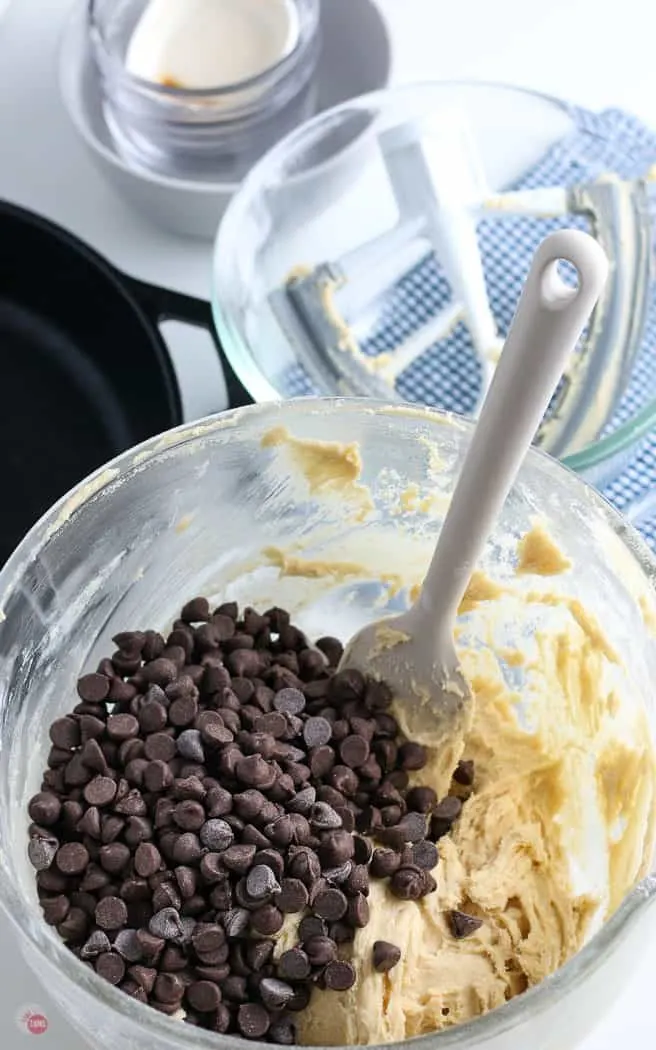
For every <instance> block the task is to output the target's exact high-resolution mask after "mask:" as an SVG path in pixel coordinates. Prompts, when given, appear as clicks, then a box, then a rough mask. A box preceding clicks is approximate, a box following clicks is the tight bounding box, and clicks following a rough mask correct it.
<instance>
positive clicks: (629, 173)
mask: <svg viewBox="0 0 656 1050" xmlns="http://www.w3.org/2000/svg"><path fill="white" fill-rule="evenodd" d="M451 107H456V109H457V111H458V112H460V113H462V114H464V115H465V117H466V118H467V121H468V124H469V127H470V130H471V132H472V136H473V138H474V141H475V143H476V147H477V151H478V154H479V158H480V162H481V166H482V168H483V170H484V172H485V176H486V182H487V184H488V186H489V187H491V189H492V190H493V191H502V190H504V189H505V188H508V187H513V186H514V185H516V184H517V183H518V182H519V183H521V184H522V185H524V184H526V185H530V186H531V188H535V187H537V186H544V185H551V182H550V181H549V180H550V179H553V178H554V175H553V172H554V171H555V170H561V169H565V170H566V171H567V178H568V179H569V181H570V182H571V183H572V184H574V183H579V182H583V183H585V182H586V181H594V180H595V179H597V178H600V179H601V177H602V175H604V173H606V177H608V176H607V173H608V172H609V171H617V173H618V174H619V175H621V176H622V177H623V178H629V177H631V178H635V177H637V176H638V175H642V174H644V173H645V168H646V165H647V163H651V161H649V162H648V161H647V154H648V152H649V151H648V149H647V148H646V147H645V146H644V145H641V146H640V147H637V146H636V149H635V154H634V153H633V152H632V147H631V146H628V147H627V148H626V149H623V150H620V149H619V146H618V145H617V141H618V136H619V135H620V128H619V118H618V127H617V128H616V129H615V128H614V125H612V121H611V120H610V117H609V118H608V120H606V118H605V117H604V115H599V114H593V113H590V112H588V111H584V110H581V109H579V108H577V107H575V106H571V105H568V104H566V103H565V102H561V101H558V100H557V99H553V98H549V97H547V96H544V95H539V94H536V93H533V92H529V91H524V90H520V89H518V88H514V87H510V86H506V85H501V84H484V83H478V84H477V83H430V84H428V83H427V84H418V85H413V86H409V87H403V88H397V89H394V90H388V91H385V92H379V93H376V94H372V95H368V96H364V97H362V98H360V99H357V100H354V101H353V102H349V103H348V104H346V105H342V106H340V107H338V108H335V109H333V110H331V111H328V112H326V113H324V114H321V115H320V116H319V117H316V118H315V119H313V120H311V121H309V122H308V123H307V124H305V125H304V126H303V127H301V128H299V129H297V130H296V131H295V132H293V133H292V134H291V135H289V136H288V137H287V138H286V139H285V140H283V142H281V143H280V144H279V145H277V146H276V147H274V149H273V150H271V151H270V152H269V153H268V154H267V155H266V156H265V157H264V158H263V159H262V160H261V161H260V162H259V163H258V164H257V165H256V167H255V168H254V169H253V171H252V172H251V173H250V174H249V175H248V176H247V177H246V179H245V181H244V182H243V184H242V187H241V189H240V191H239V192H238V193H237V194H236V196H235V197H234V198H233V200H232V202H231V204H230V206H229V209H228V210H227V212H226V214H225V216H224V218H223V221H222V223H221V226H220V228H219V232H218V236H217V241H216V247H215V261H214V280H213V307H214V316H215V322H216V326H217V330H218V333H219V336H220V338H221V341H222V343H223V346H224V347H225V350H226V353H227V355H228V358H229V360H230V362H231V364H232V366H233V368H234V369H235V371H236V372H237V374H238V375H239V377H240V379H241V380H242V382H243V384H244V385H245V386H246V387H247V389H249V390H250V392H251V394H252V395H253V397H254V399H255V400H257V401H263V400H268V399H272V398H278V397H285V398H289V397H296V396H303V395H307V394H311V395H331V396H332V395H338V394H350V393H354V392H356V391H357V392H358V393H363V394H369V393H370V392H371V393H372V395H373V396H382V397H385V398H387V397H388V396H389V395H387V394H385V393H382V394H379V393H378V392H377V390H376V389H375V388H374V386H373V384H374V382H376V381H377V382H378V383H379V385H378V388H377V389H378V390H379V389H380V385H381V381H380V380H378V372H377V371H376V369H374V368H372V369H369V372H370V375H368V376H367V375H365V376H364V377H363V378H362V380H361V383H362V386H359V387H354V386H353V385H350V386H349V387H348V388H347V387H346V386H344V385H340V382H341V380H340V379H338V378H337V372H338V369H339V368H340V367H342V363H343V362H344V360H345V359H347V358H348V357H349V356H350V352H347V353H340V351H341V350H346V351H348V345H347V343H346V341H343V342H342V341H340V344H339V349H338V350H337V351H335V352H333V351H332V350H331V351H330V352H329V353H325V352H324V351H323V350H322V349H321V348H320V349H319V350H318V351H317V349H316V346H315V345H313V342H312V339H308V337H307V336H308V333H307V331H306V330H304V320H305V319H304V318H301V320H300V322H299V320H298V318H297V317H294V316H293V315H292V313H291V311H290V310H289V308H288V304H287V303H286V302H285V301H284V300H281V297H280V295H276V296H275V297H274V298H272V294H271V293H272V292H275V291H276V290H277V289H280V288H282V287H283V286H284V285H285V282H286V280H287V279H288V277H289V275H290V274H291V273H293V272H296V273H301V274H302V273H303V271H304V269H305V268H306V267H309V268H312V267H315V266H317V265H319V264H322V263H330V264H334V263H339V261H340V260H341V259H342V258H344V257H345V256H348V254H349V253H353V252H354V250H355V249H357V248H359V247H360V246H361V245H362V244H363V243H365V242H370V241H373V240H374V239H376V238H380V237H381V235H383V233H384V232H385V231H389V230H390V229H391V228H392V227H393V226H394V225H395V224H396V223H397V221H398V219H399V214H400V211H399V209H400V205H399V193H398V191H394V192H393V189H392V184H391V181H390V176H389V172H388V170H387V168H386V167H385V164H384V162H383V159H382V156H383V155H382V151H381V148H380V145H379V139H378V136H379V135H381V133H385V132H388V131H389V130H390V129H395V131H399V129H402V130H403V133H404V134H405V133H406V132H407V130H408V128H410V126H411V125H412V123H413V122H414V121H416V120H417V119H419V118H420V117H422V116H424V115H425V114H426V113H427V112H432V113H434V112H437V111H438V110H440V109H446V110H447V111H449V110H450V108H451ZM626 119H627V120H628V118H626ZM625 130H626V129H625ZM630 134H633V132H629V131H626V135H627V136H629V138H630ZM645 134H646V133H645ZM635 135H636V139H637V137H638V132H637V131H636V132H635ZM643 137H644V136H643ZM629 138H626V139H625V140H624V141H629ZM570 141H573V142H574V143H575V145H573V146H572V147H571V149H570V148H569V147H566V148H565V147H562V146H561V144H562V143H567V142H570ZM631 141H632V140H631ZM619 153H621V154H622V158H621V160H619V161H617V163H616V166H615V167H613V166H612V165H611V164H610V162H609V161H608V156H607V154H613V156H615V157H616V159H617V155H618V154H619ZM547 155H548V156H549V157H556V158H559V159H558V160H557V161H555V160H554V161H553V163H552V161H550V162H549V165H548V171H547V170H546V169H547V165H546V163H545V161H544V158H545V156H547ZM563 156H566V157H567V162H566V163H565V162H564V161H562V157H563ZM652 160H653V158H652ZM399 165H400V162H399ZM409 195H410V197H413V192H410V193H409ZM408 206H409V205H408ZM402 217H403V216H402ZM581 222H583V220H582V217H581V215H571V216H567V217H565V218H559V219H557V220H555V219H548V220H539V221H536V220H534V219H531V218H520V219H518V218H515V217H512V218H510V219H505V220H503V221H501V222H499V223H496V222H494V223H492V222H490V221H489V220H487V219H486V220H485V221H484V222H482V223H481V224H480V226H479V240H480V243H481V245H482V246H483V256H484V261H485V265H486V278H487V282H488V292H489V295H490V299H491V301H492V302H493V303H494V312H495V320H496V321H497V324H498V326H499V331H500V332H501V333H503V332H504V331H505V330H506V328H507V325H508V324H509V321H510V319H511V316H512V313H513V312H514V308H515V305H516V302H517V298H518V296H519V291H520V287H521V283H522V281H523V280H524V278H525V274H526V272H527V270H528V265H529V258H530V245H531V243H533V240H532V239H533V238H535V243H537V240H539V239H540V238H541V237H542V236H544V235H545V233H546V232H547V231H548V230H549V229H551V228H553V227H554V225H557V224H560V225H563V224H564V225H574V224H577V223H581ZM531 224H532V225H531ZM529 228H530V229H529ZM500 229H504V230H505V231H506V236H508V237H511V238H512V237H514V238H515V241H516V243H517V246H518V250H517V252H516V253H515V252H513V251H512V250H511V247H512V241H509V242H508V241H502V240H501V239H500V237H501V235H500V233H498V232H497V231H498V230H500ZM627 241H628V238H627ZM527 246H528V247H527ZM622 247H623V250H624V251H625V252H628V251H629V248H628V247H627V242H625V241H623V242H622ZM645 250H647V249H645ZM386 251H387V253H388V259H387V262H386V264H385V265H382V264H379V263H376V264H375V265H376V267H377V270H376V272H377V273H380V272H382V273H383V274H385V275H387V276H388V277H389V274H390V273H391V272H392V271H394V268H395V266H396V265H398V272H400V273H401V274H404V277H403V279H401V280H396V278H397V277H398V273H397V274H396V275H395V282H396V283H393V284H392V285H387V284H386V283H383V282H381V283H380V284H378V285H376V282H375V281H374V280H370V279H368V277H367V274H368V273H370V272H372V270H373V268H374V266H373V264H372V265H370V261H369V260H370V259H374V258H375V255H374V254H373V253H372V254H371V255H370V256H366V257H365V256H363V255H362V254H361V255H360V256H359V257H358V261H357V263H356V262H355V261H353V257H352V258H351V262H350V263H349V267H350V268H351V270H352V273H353V274H355V278H354V279H353V280H352V281H351V280H350V281H349V284H348V285H347V287H346V288H345V290H344V292H343V300H342V302H343V304H344V305H343V308H340V309H343V313H344V315H345V316H349V315H350V314H351V313H352V315H353V316H354V317H355V318H356V323H355V324H354V326H353V329H352V330H353V334H354V335H355V337H356V339H357V341H358V343H359V345H360V347H361V349H362V350H363V352H364V354H365V355H366V356H370V355H371V356H375V355H380V357H381V362H380V363H381V364H382V365H383V370H382V371H381V372H380V374H381V375H386V374H390V373H386V372H385V369H386V368H387V367H388V364H387V363H385V362H384V360H383V359H384V357H385V355H386V354H388V353H389V352H390V350H394V352H395V353H397V354H398V357H399V358H403V359H404V360H406V359H407V360H411V361H412V363H411V364H410V365H409V367H408V368H407V369H406V370H405V371H403V372H402V373H401V374H400V375H398V377H397V379H396V393H397V395H398V396H399V398H400V399H401V400H404V401H411V402H418V403H422V404H430V405H434V406H436V407H438V408H442V409H448V410H451V411H456V412H458V413H461V414H464V415H471V414H473V412H474V411H475V408H476V403H477V398H478V396H479V394H480V389H481V383H480V379H481V369H480V363H479V362H478V361H477V360H476V359H475V357H474V356H473V354H472V353H471V349H470V348H469V349H468V348H467V345H466V340H464V341H463V338H462V329H461V328H460V326H458V325H456V327H455V329H454V330H453V333H452V335H451V336H449V337H448V338H444V339H443V340H442V341H441V342H440V343H439V345H438V348H437V349H436V348H435V347H434V346H433V348H431V349H430V350H428V351H427V352H426V353H425V354H424V355H422V357H421V358H418V359H414V360H413V359H412V353H411V354H410V356H409V357H408V358H406V349H407V348H408V347H410V348H411V350H412V347H413V345H414V342H413V341H414V339H415V336H416V333H417V330H418V329H419V328H421V326H422V325H423V324H424V323H425V322H426V321H427V320H428V319H429V318H432V317H434V316H436V314H437V313H438V311H439V310H440V309H442V307H443V298H442V297H444V294H445V293H444V287H445V285H444V279H443V277H442V278H440V277H439V275H437V276H436V273H437V271H435V272H434V267H433V266H432V264H430V263H429V264H428V265H426V263H425V261H421V246H420V250H419V251H416V245H415V246H411V247H410V248H409V247H408V245H407V244H403V245H401V246H400V247H399V246H396V247H394V246H393V247H389V246H388V247H387V249H386ZM423 251H424V253H425V252H426V251H427V247H426V246H424V248H423ZM406 257H407V261H405V260H406ZM492 257H494V259H495V262H494V265H492V263H491V259H492ZM424 259H425V255H424ZM399 260H400V261H399ZM381 288H382V289H383V291H382V293H381ZM339 294H340V293H339V291H338V292H337V298H336V300H335V301H336V303H337V305H338V307H339V303H340V300H339ZM447 298H448V297H447ZM322 302H323V301H322ZM354 304H355V305H354ZM322 309H323V307H322ZM653 312H654V308H653V307H652V308H651V310H650V313H649V319H648V322H647V323H648V324H649V325H650V326H652V327H653ZM605 320H606V324H607V325H608V326H611V325H612V323H613V322H612V319H610V318H607V319H605ZM454 323H455V322H454ZM650 331H651V328H650ZM324 333H325V330H324ZM328 333H329V334H328V336H326V335H325V334H324V336H323V342H322V343H321V346H323V345H324V342H325V341H326V339H327V340H328V342H329V343H330V341H331V333H330V329H328ZM332 339H333V340H335V339H336V337H335V335H334V332H333V333H332ZM649 339H651V336H650V337H649ZM629 343H630V340H628V339H625V338H624V335H622V336H618V338H617V341H616V344H614V347H613V353H614V354H615V355H616V357H617V360H618V361H621V362H624V365H623V371H621V372H618V373H617V374H618V375H620V374H621V375H622V376H623V378H622V381H621V382H620V383H618V386H617V389H615V390H613V391H612V392H611V391H610V387H609V385H608V384H609V383H610V382H611V378H610V377H611V371H612V372H613V373H614V369H610V368H609V367H608V366H607V365H604V364H603V362H598V365H597V366H596V367H595V366H593V368H592V370H591V372H590V377H591V381H590V382H587V383H584V384H583V389H582V391H581V392H580V393H579V394H576V395H574V394H573V395H572V396H573V400H571V401H567V400H565V401H562V402H560V403H559V404H558V405H557V406H554V412H553V417H555V418H556V420H557V421H558V426H559V427H560V426H562V427H563V428H564V430H563V434H561V435H560V436H558V433H557V432H556V433H551V432H545V434H544V439H543V440H541V442H540V443H541V447H544V448H545V450H546V451H550V452H552V454H554V455H557V456H558V457H559V458H561V459H562V460H563V461H564V462H565V463H567V464H568V465H569V466H571V467H572V469H574V470H576V471H577V472H578V473H580V474H582V475H583V476H584V477H586V479H587V480H589V481H591V482H592V483H593V484H595V485H597V486H605V485H606V484H607V483H608V482H609V481H610V480H612V479H613V478H614V477H616V476H617V475H618V474H619V473H620V471H621V469H622V468H623V467H624V466H625V465H626V463H627V462H628V460H629V459H630V458H632V456H633V455H635V454H636V453H637V452H638V450H639V448H640V447H641V444H642V442H643V441H644V439H645V437H646V435H648V434H649V432H650V431H651V430H653V428H654V426H655V425H656V371H655V370H654V369H653V367H652V363H651V361H652V356H653V345H652V343H651V342H650V341H649V340H647V341H646V342H645V344H644V345H643V346H642V348H641V349H640V350H639V351H638V353H637V354H636V356H635V357H633V350H632V348H631V346H630V345H629ZM428 345H430V339H429V340H428ZM399 346H401V347H403V350H402V351H398V349H397V348H398V347H399ZM333 358H337V360H338V364H337V365H336V366H334V367H333V365H332V364H331V361H332V359H333ZM348 367H351V366H350V364H349V365H348ZM629 376H630V378H629V379H628V387H627V386H625V385H624V384H625V383H626V380H627V377H629ZM602 377H603V379H602ZM369 383H371V384H372V388H371V391H370V389H369V387H368V386H367V385H366V384H369ZM575 386H576V384H575V383H574V382H572V383H571V385H570V390H571V391H574V389H575ZM623 391H624V392H623ZM602 393H603V394H606V393H607V394H608V395H609V396H608V399H607V402H608V410H607V411H602V408H601V406H602V403H603V404H606V401H604V397H602ZM611 393H612V396H611ZM577 398H578V400H576V399H577ZM568 406H569V407H568ZM552 422H553V420H552ZM583 424H584V425H583ZM579 425H581V429H580V433H581V434H583V433H585V435H586V436H585V438H582V439H580V440H579V439H578V438H577V439H576V440H574V439H573V438H572V439H570V437H567V435H566V434H565V431H567V433H569V430H570V429H571V430H572V433H573V434H575V432H576V427H577V426H579ZM568 428H569V429H568ZM551 431H553V426H552V427H551ZM590 435H593V437H592V438H591V437H590Z"/></svg>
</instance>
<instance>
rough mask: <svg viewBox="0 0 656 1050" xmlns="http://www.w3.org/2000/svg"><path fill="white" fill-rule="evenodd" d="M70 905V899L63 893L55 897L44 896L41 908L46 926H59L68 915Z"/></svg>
mask: <svg viewBox="0 0 656 1050" xmlns="http://www.w3.org/2000/svg"><path fill="white" fill-rule="evenodd" d="M70 906H71V902H70V900H69V899H68V897H65V896H64V894H63V893H60V894H59V895H58V896H57V897H44V898H43V899H42V900H41V910H42V911H43V918H44V919H45V921H46V922H47V924H48V926H59V924H60V922H63V921H64V919H65V918H66V916H67V915H68V910H69V908H70Z"/></svg>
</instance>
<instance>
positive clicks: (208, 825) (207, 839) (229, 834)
mask: <svg viewBox="0 0 656 1050" xmlns="http://www.w3.org/2000/svg"><path fill="white" fill-rule="evenodd" d="M234 839H235V835H234V832H233V830H232V828H231V827H230V825H229V824H227V823H226V822H225V820H221V819H220V818H213V819H212V820H207V821H205V823H204V824H203V825H202V827H201V829H200V841H201V842H202V844H203V846H205V847H206V848H207V849H210V850H213V851H214V852H216V853H221V852H222V851H223V850H227V849H228V847H229V846H232V844H233V842H234Z"/></svg>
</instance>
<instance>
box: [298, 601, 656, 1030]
mask: <svg viewBox="0 0 656 1050" xmlns="http://www.w3.org/2000/svg"><path fill="white" fill-rule="evenodd" d="M586 628H588V629H587V630H586ZM598 641H599V639H598V638H596V633H595V631H594V630H593V631H592V632H590V630H589V624H586V623H585V622H584V624H583V625H581V624H580V623H579V622H577V619H576V618H575V617H574V616H571V615H570V618H569V624H568V628H567V630H566V631H564V632H562V633H559V634H557V635H554V636H552V637H548V636H545V637H543V638H540V639H538V652H537V658H536V659H535V660H534V662H533V666H532V667H531V666H529V667H528V669H527V671H528V677H529V680H530V687H531V690H532V694H533V701H532V703H529V704H528V710H527V711H525V712H524V714H525V716H526V717H528V719H529V721H530V722H531V723H532V730H531V731H530V732H527V731H526V729H525V728H524V727H523V724H522V718H521V717H520V714H519V709H518V697H517V696H516V695H515V694H514V693H513V692H512V691H511V690H509V688H508V686H507V684H506V681H505V677H504V674H503V671H502V664H501V662H500V661H499V660H498V659H497V657H496V656H495V655H494V654H493V653H492V652H489V651H488V652H480V651H469V650H466V649H465V650H462V651H461V657H462V661H463V667H464V670H465V673H466V676H467V678H468V680H469V681H470V682H471V684H472V686H473V688H474V692H475V697H476V707H475V715H474V723H473V726H472V729H471V732H470V734H469V735H468V738H467V740H466V742H465V755H466V757H467V758H471V759H473V760H474V762H475V768H476V783H475V791H474V794H473V795H472V797H471V798H470V799H469V800H468V801H467V802H465V805H464V807H463V813H462V817H461V819H460V821H459V822H458V824H457V825H456V826H455V829H454V831H453V832H452V834H450V835H449V836H447V837H445V838H443V839H442V840H441V842H440V843H439V851H440V861H439V864H438V866H437V869H436V870H435V872H434V874H435V878H436V880H437V884H438V890H437V892H436V893H435V894H434V895H431V896H429V897H426V898H424V899H423V900H422V901H420V902H418V903H416V902H413V901H399V900H397V899H396V898H395V897H394V896H392V894H391V893H390V892H389V891H388V889H387V888H386V886H385V885H384V884H383V883H380V882H372V887H371V896H370V900H369V903H370V912H371V920H370V922H369V925H368V926H367V927H366V928H365V929H363V930H360V931H358V933H357V935H356V939H355V942H354V945H353V947H352V950H349V951H348V953H347V954H348V957H349V958H351V959H352V961H353V963H354V965H355V967H356V971H357V982H356V984H355V986H354V987H353V989H351V990H350V991H349V992H346V993H343V994H342V995H340V996H336V995H334V994H333V993H330V992H326V991H321V990H317V991H316V993H315V994H314V996H313V998H312V1001H311V1004H310V1006H309V1008H308V1009H307V1010H306V1011H305V1012H303V1013H302V1014H301V1015H299V1022H300V1037H301V1041H302V1042H303V1043H305V1044H309V1045H328V1046H333V1045H334V1046H336V1045H348V1044H367V1043H386V1042H392V1041H397V1040H402V1039H407V1038H410V1037H411V1036H416V1035H422V1034H425V1033H427V1032H432V1031H435V1030H438V1029H442V1028H446V1027H450V1026H452V1025H455V1024H458V1023H460V1022H462V1021H466V1020H469V1019H471V1018H474V1017H477V1016H478V1015H480V1014H482V1013H485V1012H486V1011H488V1010H490V1009H492V1008H493V1007H496V1006H500V1005H501V1004H502V1003H504V1002H506V1001H507V1000H508V999H510V998H512V997H513V996H515V995H518V994H519V993H521V992H523V991H524V990H525V989H527V988H529V987H532V986H533V985H536V984H538V983H539V982H540V981H541V980H542V979H543V978H544V977H546V976H547V975H548V974H550V973H552V972H553V971H554V970H555V969H557V968H558V967H559V966H560V965H561V964H562V963H564V962H565V961H566V960H567V959H568V958H570V956H571V955H573V954H574V953H575V952H576V951H577V950H578V949H579V948H580V947H581V946H582V945H583V943H584V942H585V940H586V938H587V937H588V936H589V935H590V934H591V933H592V932H593V931H594V929H595V928H597V926H598V925H599V924H600V923H601V922H602V921H603V920H604V919H605V918H606V917H607V915H609V914H610V913H611V912H612V911H613V910H614V909H615V908H616V907H617V905H618V904H619V903H620V901H621V900H622V898H623V897H624V895H625V893H626V892H627V891H628V889H629V888H630V887H631V886H632V885H633V884H634V883H635V881H636V880H637V879H638V878H640V877H642V875H643V874H644V873H645V870H646V864H647V857H648V856H649V854H650V847H651V843H652V841H653V828H652V826H651V824H652V816H651V813H652V809H653V804H654V756H653V752H652V748H651V745H650V743H649V735H648V732H647V727H646V725H644V724H641V721H642V720H641V717H640V715H639V714H636V715H635V716H634V717H633V718H632V719H631V720H630V721H631V724H630V725H629V724H628V723H627V724H626V725H624V723H622V724H623V728H624V732H623V733H622V734H619V735H621V736H622V737H623V742H620V741H619V740H617V739H616V732H617V730H618V712H617V707H616V705H615V704H614V703H613V697H612V695H611V691H610V690H609V688H608V687H607V686H606V685H605V684H604V679H605V670H606V666H607V664H608V662H609V653H611V652H612V651H611V650H610V647H608V646H607V645H605V644H601V645H599V644H598ZM620 722H621V719H620ZM627 737H628V738H629V740H630V742H628V743H627V742H626V738H627ZM418 777H419V779H420V780H421V782H423V778H422V777H421V776H420V775H418ZM450 909H461V910H463V911H466V912H468V913H470V914H472V915H476V916H479V917H480V918H482V919H483V925H482V926H481V928H480V929H479V930H478V931H477V932H476V933H474V935H473V936H471V937H468V938H466V939H464V940H460V941H458V940H455V939H454V937H453V935H452V933H451V930H450V927H449V924H448V918H447V915H448V912H449V910H450ZM376 940H391V941H393V942H394V943H396V944H397V945H398V946H399V947H400V948H401V953H402V954H401V961H400V963H399V964H398V965H397V966H396V967H395V968H394V969H393V970H392V971H390V972H389V973H388V974H378V973H376V972H375V971H374V969H373V964H372V949H373V944H374V942H375V941H376Z"/></svg>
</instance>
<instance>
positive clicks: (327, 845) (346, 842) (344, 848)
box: [318, 829, 355, 868]
mask: <svg viewBox="0 0 656 1050" xmlns="http://www.w3.org/2000/svg"><path fill="white" fill-rule="evenodd" d="M354 852H355V844H354V841H353V836H352V835H350V834H349V833H348V831H344V830H343V829H340V830H339V831H328V832H327V833H326V834H325V835H324V836H323V838H322V840H321V845H320V846H319V850H318V855H319V860H320V861H321V866H322V868H336V867H339V866H340V865H342V864H344V862H345V861H348V860H351V858H352V857H353V854H354Z"/></svg>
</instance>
